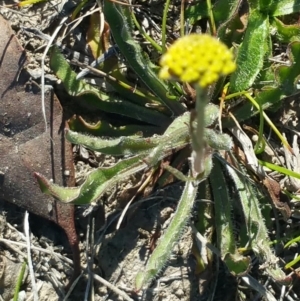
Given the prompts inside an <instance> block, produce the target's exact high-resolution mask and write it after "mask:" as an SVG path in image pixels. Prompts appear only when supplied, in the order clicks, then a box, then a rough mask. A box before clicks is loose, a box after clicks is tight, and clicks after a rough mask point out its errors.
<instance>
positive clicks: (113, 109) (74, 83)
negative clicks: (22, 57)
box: [50, 47, 170, 127]
mask: <svg viewBox="0 0 300 301" xmlns="http://www.w3.org/2000/svg"><path fill="white" fill-rule="evenodd" d="M50 66H51V69H52V70H53V71H54V72H55V74H56V75H57V77H58V78H60V79H61V80H62V82H63V84H64V87H65V89H66V91H67V92H68V93H69V94H70V95H71V96H76V97H78V101H79V103H80V105H82V106H86V107H89V108H93V109H99V110H102V111H105V112H109V113H115V114H119V115H123V116H128V117H130V118H133V119H136V120H140V121H143V122H147V123H149V124H155V125H158V126H162V127H165V126H167V125H168V124H169V123H170V119H169V118H168V117H167V116H165V115H164V114H162V113H160V112H158V111H156V110H151V109H148V108H146V107H145V105H143V106H139V105H136V104H134V103H131V102H129V101H127V100H123V99H121V98H120V97H118V96H116V95H108V94H105V93H104V92H102V91H100V90H99V89H96V88H95V87H93V86H91V85H89V84H87V83H85V82H84V81H82V80H77V79H76V73H75V72H74V71H73V70H72V69H71V67H70V66H69V64H68V63H67V61H66V60H65V58H64V56H63V55H62V54H61V53H60V51H59V50H58V48H57V47H53V49H52V53H51V59H50Z"/></svg>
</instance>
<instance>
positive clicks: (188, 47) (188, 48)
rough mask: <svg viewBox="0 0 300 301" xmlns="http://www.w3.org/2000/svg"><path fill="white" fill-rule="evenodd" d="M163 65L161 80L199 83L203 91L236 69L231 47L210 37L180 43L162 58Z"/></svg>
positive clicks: (195, 36)
mask: <svg viewBox="0 0 300 301" xmlns="http://www.w3.org/2000/svg"><path fill="white" fill-rule="evenodd" d="M160 65H161V66H162V69H161V70H160V73H159V76H160V77H161V78H162V79H172V78H175V79H179V80H181V81H183V82H189V83H193V84H194V83H198V84H199V85H200V86H201V87H203V88H204V87H206V86H208V85H210V84H212V83H213V82H215V81H217V80H218V79H219V77H221V76H224V75H228V74H230V73H232V72H233V71H234V70H235V68H236V65H235V62H234V61H233V54H232V53H231V52H230V50H229V49H228V47H227V46H226V45H225V44H223V43H222V42H220V41H219V40H217V39H216V38H214V37H212V36H210V35H208V34H191V35H188V36H184V37H182V38H180V39H178V40H177V41H176V42H175V43H174V44H173V45H172V46H171V47H170V48H169V49H168V51H167V52H166V53H165V54H164V55H163V56H162V58H161V61H160Z"/></svg>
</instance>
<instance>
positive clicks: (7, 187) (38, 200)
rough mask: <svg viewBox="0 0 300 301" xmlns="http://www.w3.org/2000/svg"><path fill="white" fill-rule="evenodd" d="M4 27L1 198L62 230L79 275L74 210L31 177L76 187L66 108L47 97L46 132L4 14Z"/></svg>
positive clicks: (0, 41) (0, 49) (0, 37)
mask: <svg viewBox="0 0 300 301" xmlns="http://www.w3.org/2000/svg"><path fill="white" fill-rule="evenodd" d="M0 27H1V30H0V72H1V73H0V74H1V80H0V200H1V201H3V200H5V201H8V202H10V203H13V204H16V205H17V206H20V207H22V208H24V209H26V210H28V211H29V212H32V213H34V214H37V215H39V216H42V217H44V218H46V219H48V220H51V221H53V222H55V223H56V224H58V225H59V226H61V227H62V228H63V229H64V230H65V232H66V234H67V237H68V240H69V242H70V245H71V247H72V251H73V256H74V274H75V276H76V275H78V273H79V268H80V260H79V248H78V239H77V235H76V230H75V224H74V208H73V206H71V205H64V204H61V203H59V202H57V201H56V200H54V199H53V198H52V197H50V196H47V195H45V194H42V193H41V191H40V188H39V186H38V184H37V182H36V181H35V179H34V177H33V174H34V172H41V173H43V174H44V175H46V176H47V177H48V178H50V179H53V181H54V182H55V183H57V184H59V185H66V186H74V185H75V178H74V166H73V159H72V149H71V145H70V144H69V143H67V142H66V141H65V137H64V127H65V121H64V118H63V112H62V108H61V106H60V103H59V101H58V99H57V98H56V96H55V95H54V94H53V93H50V92H49V93H47V95H46V101H45V106H46V115H47V121H48V130H47V131H45V123H44V120H43V115H42V110H41V97H40V94H39V93H38V92H39V88H38V87H37V86H35V85H29V84H28V81H29V79H30V78H29V75H28V73H27V72H26V71H25V70H24V69H23V68H24V66H26V63H27V58H26V54H25V52H24V50H23V49H22V47H21V46H20V44H19V43H18V40H17V39H16V37H15V36H14V34H13V32H12V30H11V28H10V26H9V24H8V23H7V22H6V21H5V20H4V19H3V18H2V17H1V16H0Z"/></svg>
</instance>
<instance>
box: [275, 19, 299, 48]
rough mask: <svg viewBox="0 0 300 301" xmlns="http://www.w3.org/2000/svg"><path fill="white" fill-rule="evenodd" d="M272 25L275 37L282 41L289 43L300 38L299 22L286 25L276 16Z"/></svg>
mask: <svg viewBox="0 0 300 301" xmlns="http://www.w3.org/2000/svg"><path fill="white" fill-rule="evenodd" d="M272 27H273V28H274V29H275V31H276V33H275V37H276V38H277V39H278V40H279V41H280V42H282V43H290V42H294V41H299V40H300V26H299V24H293V25H286V24H284V23H283V22H282V21H280V20H279V19H278V18H273V19H272Z"/></svg>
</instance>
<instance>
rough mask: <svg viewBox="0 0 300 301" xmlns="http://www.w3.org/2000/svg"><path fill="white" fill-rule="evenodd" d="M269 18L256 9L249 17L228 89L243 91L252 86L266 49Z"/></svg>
mask: <svg viewBox="0 0 300 301" xmlns="http://www.w3.org/2000/svg"><path fill="white" fill-rule="evenodd" d="M268 37H269V18H268V16H267V15H263V14H261V13H259V12H258V11H253V12H252V13H251V15H250V17H249V23H248V26H247V31H246V34H245V36H244V40H243V43H242V45H241V46H240V47H239V50H238V55H237V59H236V63H237V70H236V72H235V73H234V74H233V75H232V76H231V79H230V90H231V91H232V92H238V91H243V90H246V89H248V88H250V87H251V86H252V84H253V83H254V81H255V79H256V78H257V76H258V75H259V73H260V71H261V69H262V67H263V64H264V58H265V54H266V52H267V50H268V41H269V40H268Z"/></svg>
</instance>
